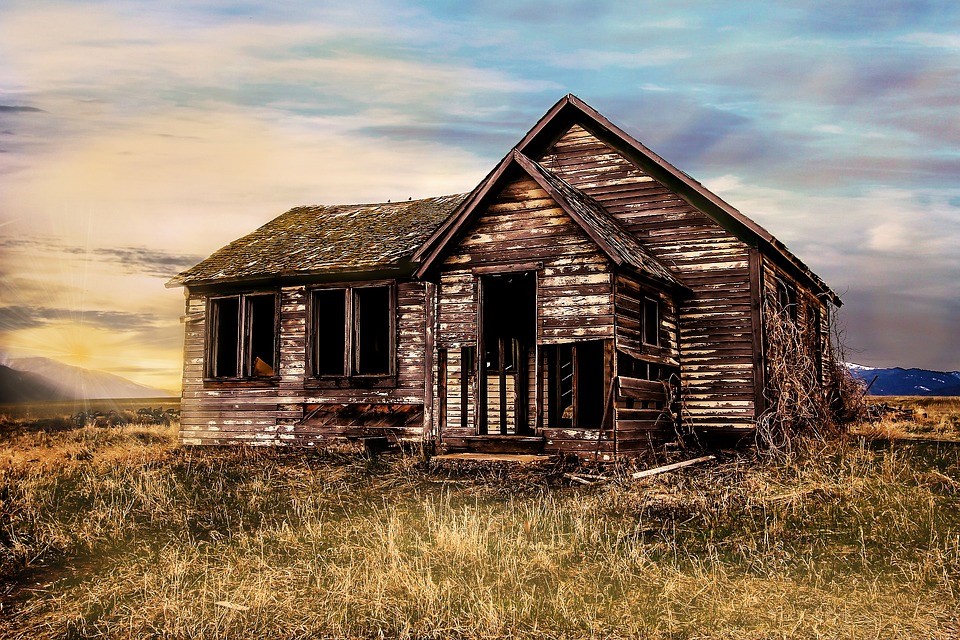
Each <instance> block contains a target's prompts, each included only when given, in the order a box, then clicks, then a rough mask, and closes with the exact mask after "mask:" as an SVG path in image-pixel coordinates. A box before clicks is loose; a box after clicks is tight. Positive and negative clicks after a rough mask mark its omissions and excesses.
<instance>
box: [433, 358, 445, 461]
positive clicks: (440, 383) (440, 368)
mask: <svg viewBox="0 0 960 640" xmlns="http://www.w3.org/2000/svg"><path fill="white" fill-rule="evenodd" d="M446 428H447V350H446V349H439V350H438V351H437V412H436V421H435V423H434V434H435V438H436V441H437V442H438V443H439V442H443V430H444V429H446Z"/></svg>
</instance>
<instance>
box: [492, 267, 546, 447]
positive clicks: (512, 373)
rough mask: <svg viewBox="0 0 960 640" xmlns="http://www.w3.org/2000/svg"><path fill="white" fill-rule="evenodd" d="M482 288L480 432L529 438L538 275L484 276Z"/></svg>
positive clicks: (529, 273)
mask: <svg viewBox="0 0 960 640" xmlns="http://www.w3.org/2000/svg"><path fill="white" fill-rule="evenodd" d="M480 286H481V292H480V293H481V300H482V302H481V314H480V315H481V319H480V331H481V336H480V337H481V344H482V347H481V348H482V353H483V357H482V358H481V359H480V362H479V363H478V365H479V367H480V381H481V383H480V400H481V402H480V408H481V415H480V421H479V433H480V434H487V433H500V434H503V435H507V434H522V433H529V432H530V431H531V427H530V421H529V414H530V412H529V403H530V393H529V390H530V387H531V385H530V371H531V370H532V368H533V367H532V366H531V365H532V363H531V359H532V358H533V354H534V346H535V344H536V334H537V331H536V330H537V306H536V304H537V296H536V291H537V279H536V274H535V273H533V272H518V273H505V274H496V275H489V276H483V277H482V278H481V279H480Z"/></svg>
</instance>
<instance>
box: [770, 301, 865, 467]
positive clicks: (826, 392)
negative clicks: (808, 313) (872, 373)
mask: <svg viewBox="0 0 960 640" xmlns="http://www.w3.org/2000/svg"><path fill="white" fill-rule="evenodd" d="M763 310H764V318H765V320H766V336H765V337H766V352H767V370H766V376H767V390H766V394H765V395H766V399H767V401H768V406H767V409H766V410H765V411H764V412H763V413H762V414H761V415H760V417H759V418H758V419H757V430H756V442H757V446H758V449H759V450H760V451H761V452H762V453H766V454H772V455H779V454H783V455H791V454H793V453H795V452H796V451H797V449H798V447H799V446H801V444H806V445H809V444H811V443H816V442H823V441H825V440H827V439H830V438H833V437H836V436H838V435H840V434H841V433H843V432H844V431H845V430H846V425H847V424H849V423H850V422H852V421H854V420H856V419H858V418H860V417H861V416H862V414H863V410H864V403H863V389H862V387H861V386H860V385H859V384H858V383H857V382H856V381H855V380H854V379H853V376H852V375H851V374H850V373H849V371H847V369H846V367H845V366H844V365H843V362H842V354H843V344H842V340H841V337H842V336H841V334H840V332H839V331H838V332H836V333H835V335H834V340H833V344H832V345H831V348H829V349H828V350H827V353H826V357H825V358H823V359H822V360H820V361H818V358H819V355H818V354H817V353H816V349H815V348H814V346H813V340H812V339H811V334H812V330H810V329H805V328H804V327H802V326H801V324H800V323H799V322H797V320H795V319H794V318H792V317H791V316H790V315H789V314H788V313H787V311H786V310H784V309H782V308H781V307H780V305H779V304H778V303H777V301H776V299H775V297H773V296H768V297H767V298H766V299H765V300H764V305H763ZM824 361H825V362H824ZM821 370H822V374H823V375H821ZM821 378H822V381H821Z"/></svg>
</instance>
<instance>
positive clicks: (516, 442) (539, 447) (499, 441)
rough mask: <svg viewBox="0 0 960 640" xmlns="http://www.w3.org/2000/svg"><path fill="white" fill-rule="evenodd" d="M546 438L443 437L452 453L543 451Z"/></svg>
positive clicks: (532, 452) (508, 436) (445, 444)
mask: <svg viewBox="0 0 960 640" xmlns="http://www.w3.org/2000/svg"><path fill="white" fill-rule="evenodd" d="M545 442H546V438H544V437H542V436H515V435H507V436H505V435H500V434H496V435H486V436H459V437H453V438H450V437H448V438H444V439H443V448H444V449H446V451H448V452H450V453H455V452H463V453H518V454H519V453H523V454H536V453H540V452H542V451H543V445H544V443H545Z"/></svg>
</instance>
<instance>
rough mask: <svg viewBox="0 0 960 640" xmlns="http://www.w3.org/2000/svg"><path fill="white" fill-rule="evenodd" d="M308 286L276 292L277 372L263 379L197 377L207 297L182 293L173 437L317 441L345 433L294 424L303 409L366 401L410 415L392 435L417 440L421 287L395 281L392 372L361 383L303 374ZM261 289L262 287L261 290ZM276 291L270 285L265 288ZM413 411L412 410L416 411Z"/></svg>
mask: <svg viewBox="0 0 960 640" xmlns="http://www.w3.org/2000/svg"><path fill="white" fill-rule="evenodd" d="M307 289H308V287H306V286H293V287H283V288H281V289H279V294H280V317H279V350H280V353H279V368H278V371H277V373H278V374H279V377H278V380H276V381H272V382H270V383H267V382H261V381H257V380H250V381H239V382H231V381H220V382H217V381H210V380H204V371H205V369H204V360H205V357H206V354H205V343H206V332H207V326H206V313H207V296H206V295H205V294H203V293H198V292H191V291H189V290H187V300H186V315H185V325H186V330H185V339H184V371H183V400H182V405H181V423H180V438H181V441H182V442H183V443H185V444H235V443H251V444H276V443H289V444H316V443H318V442H320V441H322V439H323V438H324V437H325V436H335V435H340V434H342V433H343V432H344V430H343V429H342V427H343V426H344V425H343V424H342V421H340V422H341V423H340V424H338V423H337V421H334V422H332V423H330V424H326V425H319V424H316V423H314V424H306V425H304V424H300V422H301V421H302V420H303V419H304V417H305V406H308V407H313V406H315V405H328V406H329V407H331V410H333V409H341V408H344V409H345V410H346V413H347V414H349V413H350V410H351V407H353V408H355V409H356V410H354V411H353V413H356V412H357V411H362V410H363V408H364V407H365V406H366V405H373V409H374V413H376V412H377V411H379V412H381V413H383V412H390V411H391V407H395V408H396V412H397V413H401V412H402V413H403V414H404V416H410V417H411V418H412V420H404V422H403V424H402V426H401V427H399V428H392V429H391V431H392V432H394V435H395V436H396V437H400V438H403V439H411V440H419V439H421V438H422V437H423V420H422V416H423V410H422V407H423V405H424V397H425V391H424V376H425V375H426V372H425V366H424V362H425V341H426V323H425V286H424V284H423V283H420V282H410V281H401V282H398V283H397V285H396V312H397V322H396V337H395V339H396V370H395V372H396V377H395V382H393V383H390V384H388V385H387V386H380V387H379V388H368V387H366V386H363V385H362V384H352V383H351V382H349V381H346V380H345V381H344V383H343V384H342V385H340V386H337V387H330V386H326V387H324V386H323V385H319V384H316V383H315V382H312V381H311V380H310V376H308V375H307V371H306V362H307V358H306V352H307V348H308V346H309V345H308V344H307V340H308V336H307V324H308V323H307V314H308V311H307V309H308V307H307V305H308V302H307V298H308V294H307ZM265 291H266V290H265ZM272 291H277V289H272ZM417 408H419V411H417Z"/></svg>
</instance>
